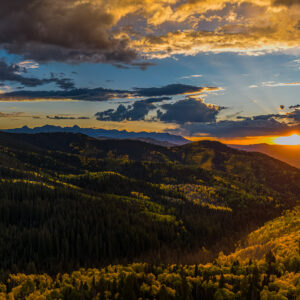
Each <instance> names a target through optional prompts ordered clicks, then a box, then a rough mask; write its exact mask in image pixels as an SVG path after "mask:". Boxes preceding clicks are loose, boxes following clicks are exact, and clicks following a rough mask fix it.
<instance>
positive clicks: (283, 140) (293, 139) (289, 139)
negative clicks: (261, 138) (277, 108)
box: [274, 133, 300, 146]
mask: <svg viewBox="0 0 300 300" xmlns="http://www.w3.org/2000/svg"><path fill="white" fill-rule="evenodd" d="M274 143H275V144H278V145H292V146H293V145H295V146H296V145H300V135H298V134H296V133H295V134H292V135H290V136H281V137H278V138H275V139H274Z"/></svg>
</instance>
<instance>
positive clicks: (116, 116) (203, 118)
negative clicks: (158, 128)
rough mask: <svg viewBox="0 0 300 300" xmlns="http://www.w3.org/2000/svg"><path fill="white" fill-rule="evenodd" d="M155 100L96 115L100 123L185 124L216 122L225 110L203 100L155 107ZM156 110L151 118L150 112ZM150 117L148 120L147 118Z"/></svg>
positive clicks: (180, 101)
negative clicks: (159, 122) (125, 121)
mask: <svg viewBox="0 0 300 300" xmlns="http://www.w3.org/2000/svg"><path fill="white" fill-rule="evenodd" d="M152 101H153V100H152V99H151V101H149V99H147V100H141V101H136V102H134V104H133V105H128V106H127V107H126V106H125V105H123V104H120V105H119V106H118V107H117V109H115V110H114V109H108V110H105V111H103V112H98V113H96V117H97V120H99V121H124V120H128V121H139V120H149V121H153V120H158V121H162V122H165V123H177V124H183V123H186V122H215V121H216V116H217V115H218V113H219V112H220V111H221V110H222V109H224V107H220V106H217V105H213V104H206V103H204V101H203V100H199V99H194V98H188V99H185V100H179V101H177V102H175V103H172V104H160V105H154V104H153V102H152ZM154 110H156V115H155V114H153V115H152V117H150V118H149V115H148V114H149V112H150V111H154ZM147 117H148V118H147Z"/></svg>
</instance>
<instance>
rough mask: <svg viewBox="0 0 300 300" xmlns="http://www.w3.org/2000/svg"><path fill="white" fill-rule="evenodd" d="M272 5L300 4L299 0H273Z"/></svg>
mask: <svg viewBox="0 0 300 300" xmlns="http://www.w3.org/2000/svg"><path fill="white" fill-rule="evenodd" d="M273 5H282V6H288V7H289V6H292V5H300V1H299V0H273Z"/></svg>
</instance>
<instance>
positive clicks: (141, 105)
mask: <svg viewBox="0 0 300 300" xmlns="http://www.w3.org/2000/svg"><path fill="white" fill-rule="evenodd" d="M153 109H155V106H154V105H153V104H152V103H149V102H146V101H136V102H135V103H134V104H133V105H129V106H127V107H126V106H125V105H123V104H121V105H119V106H118V108H117V109H116V110H114V109H108V110H106V111H103V112H98V113H96V114H95V116H96V118H97V120H99V121H117V122H118V121H124V120H129V121H139V120H145V117H146V116H147V115H148V113H149V112H150V111H151V110H153Z"/></svg>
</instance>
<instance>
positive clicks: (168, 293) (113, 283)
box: [0, 251, 300, 300]
mask: <svg viewBox="0 0 300 300" xmlns="http://www.w3.org/2000/svg"><path fill="white" fill-rule="evenodd" d="M299 265H300V260H299V262H298V266H292V267H288V268H286V267H285V266H282V265H281V264H280V263H278V262H277V260H276V257H275V255H274V254H273V252H272V251H269V252H268V253H267V254H266V256H265V260H264V261H261V262H258V263H257V262H252V261H249V262H248V263H247V264H240V263H239V261H234V262H233V263H232V264H231V265H225V266H221V265H219V264H218V263H214V264H207V265H189V266H186V265H175V264H173V265H151V264H145V263H144V264H141V263H136V264H131V265H128V266H120V265H114V266H108V267H106V268H103V269H80V270H79V271H75V272H72V273H71V274H66V273H64V274H61V273H59V274H57V275H56V276H53V277H50V276H48V275H46V274H44V275H34V274H32V275H25V274H14V275H10V276H9V278H8V279H7V280H6V281H3V282H2V283H1V284H0V296H2V297H3V299H6V297H9V298H10V299H49V300H50V299H70V300H71V299H72V300H74V299H80V300H81V299H122V300H129V299H130V300H135V299H153V300H154V299H158V300H169V299H170V300H171V299H182V300H189V299H190V300H191V299H197V300H199V299H203V300H207V299H212V300H213V299H218V300H219V299H224V300H227V299H228V300H230V299H232V300H235V299H236V300H238V299H247V300H252V299H253V300H260V299H261V300H268V299H278V300H297V299H299V297H300V283H299V281H300V277H299V276H300V275H299V273H297V272H299V271H300V268H299Z"/></svg>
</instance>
